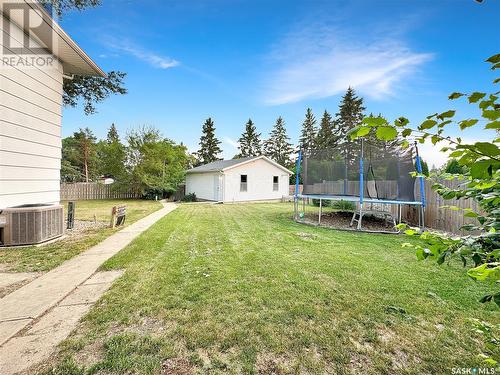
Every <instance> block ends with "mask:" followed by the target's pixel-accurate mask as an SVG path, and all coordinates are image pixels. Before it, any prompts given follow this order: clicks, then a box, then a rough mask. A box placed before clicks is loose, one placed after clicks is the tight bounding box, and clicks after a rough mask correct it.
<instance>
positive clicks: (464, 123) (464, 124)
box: [459, 119, 479, 130]
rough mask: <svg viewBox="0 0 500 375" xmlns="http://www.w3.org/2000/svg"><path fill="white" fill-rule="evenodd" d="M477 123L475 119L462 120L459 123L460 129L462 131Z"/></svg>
mask: <svg viewBox="0 0 500 375" xmlns="http://www.w3.org/2000/svg"><path fill="white" fill-rule="evenodd" d="M478 121H479V120H476V119H470V120H462V121H460V122H459V125H460V129H461V130H464V129H466V128H470V127H471V126H474V125H476V124H477V122H478Z"/></svg>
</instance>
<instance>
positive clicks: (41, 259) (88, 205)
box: [0, 200, 161, 272]
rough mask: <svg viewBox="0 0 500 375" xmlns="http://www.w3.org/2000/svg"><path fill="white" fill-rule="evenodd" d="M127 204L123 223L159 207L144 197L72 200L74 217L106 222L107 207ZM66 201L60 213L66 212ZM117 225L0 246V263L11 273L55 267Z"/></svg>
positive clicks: (105, 234) (94, 243)
mask: <svg viewBox="0 0 500 375" xmlns="http://www.w3.org/2000/svg"><path fill="white" fill-rule="evenodd" d="M121 204H125V205H126V206H127V220H126V223H125V224H126V225H127V224H130V223H133V222H134V221H137V220H138V219H140V218H142V217H144V216H146V215H149V214H150V213H152V212H154V211H156V210H158V209H160V208H161V203H160V202H155V201H145V200H98V201H78V202H76V216H75V219H77V220H90V221H93V220H94V215H95V218H96V220H97V221H104V222H109V220H110V217H111V208H112V207H113V206H116V205H121ZM66 209H67V203H65V208H64V212H65V215H66V213H67V210H66ZM119 229H120V228H116V229H111V228H100V229H91V230H88V231H85V232H84V233H82V234H81V235H79V236H78V237H68V238H64V239H61V240H59V241H56V242H53V243H50V244H47V245H43V246H29V247H18V248H0V266H2V268H3V269H7V270H8V271H12V272H43V271H48V270H50V269H52V268H54V267H57V266H58V265H60V264H61V263H62V262H64V261H65V260H67V259H70V258H72V257H74V256H75V255H77V254H79V253H81V252H82V251H84V250H86V249H88V248H90V247H92V246H94V245H96V244H98V243H99V242H101V241H102V240H104V239H105V238H106V237H108V236H109V235H111V234H112V233H114V232H115V231H117V230H119Z"/></svg>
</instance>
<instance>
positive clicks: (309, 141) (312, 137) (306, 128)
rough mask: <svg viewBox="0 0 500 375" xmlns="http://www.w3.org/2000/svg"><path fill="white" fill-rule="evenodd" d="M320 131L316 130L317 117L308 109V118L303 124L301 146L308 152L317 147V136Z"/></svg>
mask: <svg viewBox="0 0 500 375" xmlns="http://www.w3.org/2000/svg"><path fill="white" fill-rule="evenodd" d="M317 132H318V130H317V129H316V117H314V114H313V112H312V109H311V108H307V111H306V118H305V119H304V122H303V123H302V132H301V135H300V139H299V141H300V146H301V147H302V148H303V149H304V150H305V151H306V152H307V151H308V150H312V149H313V148H314V147H315V141H316V135H317Z"/></svg>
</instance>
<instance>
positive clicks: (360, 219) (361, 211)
mask: <svg viewBox="0 0 500 375" xmlns="http://www.w3.org/2000/svg"><path fill="white" fill-rule="evenodd" d="M362 221H363V203H360V204H359V219H358V230H361V222H362Z"/></svg>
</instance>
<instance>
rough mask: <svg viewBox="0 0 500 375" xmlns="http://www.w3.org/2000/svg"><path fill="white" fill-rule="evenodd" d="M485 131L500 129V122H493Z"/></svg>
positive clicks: (487, 125)
mask: <svg viewBox="0 0 500 375" xmlns="http://www.w3.org/2000/svg"><path fill="white" fill-rule="evenodd" d="M484 128H485V129H495V130H498V129H500V121H492V122H489V123H487V124H486V126H485V127H484Z"/></svg>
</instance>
